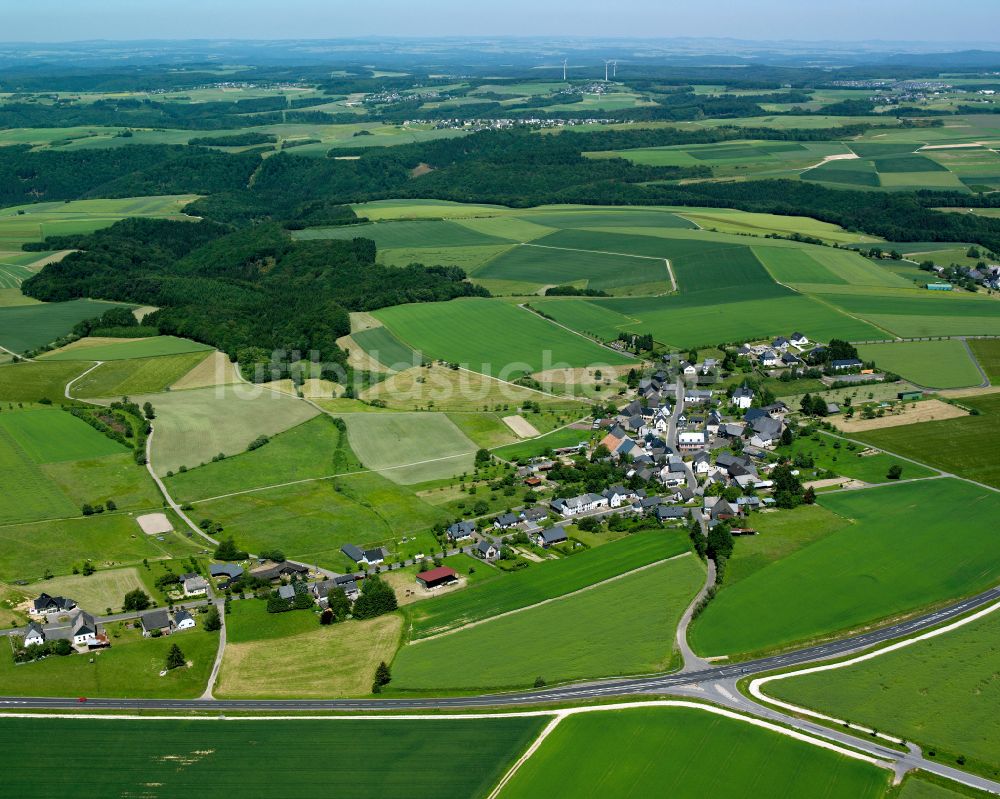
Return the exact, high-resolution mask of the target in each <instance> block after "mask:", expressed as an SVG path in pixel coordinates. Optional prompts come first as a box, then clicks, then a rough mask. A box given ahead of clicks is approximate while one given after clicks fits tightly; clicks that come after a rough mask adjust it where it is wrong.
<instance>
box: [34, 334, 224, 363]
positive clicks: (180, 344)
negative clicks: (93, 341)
mask: <svg viewBox="0 0 1000 799" xmlns="http://www.w3.org/2000/svg"><path fill="white" fill-rule="evenodd" d="M211 349H212V348H211V347H210V346H208V345H207V344H201V343H200V342H197V341H191V340H190V339H186V338H176V337H174V336H151V337H150V338H141V339H136V340H134V341H120V342H115V343H101V344H99V345H96V346H92V345H90V343H89V342H88V341H87V339H81V340H80V341H79V343H77V344H76V345H74V346H73V347H68V348H66V349H63V350H58V351H56V352H53V353H52V354H51V355H46V356H45V359H46V360H51V361H122V360H128V359H130V358H155V357H157V356H163V355H181V354H183V353H189V352H202V353H204V352H209V351H211Z"/></svg>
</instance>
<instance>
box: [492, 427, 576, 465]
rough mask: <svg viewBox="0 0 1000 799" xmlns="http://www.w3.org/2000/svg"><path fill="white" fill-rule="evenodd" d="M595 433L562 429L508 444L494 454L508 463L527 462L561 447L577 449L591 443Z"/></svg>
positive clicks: (570, 428) (571, 428) (567, 428)
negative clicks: (577, 446) (579, 445)
mask: <svg viewBox="0 0 1000 799" xmlns="http://www.w3.org/2000/svg"><path fill="white" fill-rule="evenodd" d="M592 436H593V433H592V432H591V431H590V430H578V429H576V428H573V427H562V428H559V429H558V430H553V431H552V432H551V433H546V434H545V435H543V436H539V437H538V438H531V439H528V440H526V441H519V442H517V443H516V444H508V445H507V446H504V447H497V448H496V449H495V450H494V451H493V454H494V455H496V456H497V457H498V458H503V459H504V460H508V461H519V460H527V459H528V458H533V457H536V456H538V455H543V454H544V453H545V452H547V451H549V450H553V449H559V448H560V447H575V446H576V445H578V444H581V443H584V444H585V443H587V442H588V441H590V439H591V437H592Z"/></svg>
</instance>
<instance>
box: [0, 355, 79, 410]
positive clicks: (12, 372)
mask: <svg viewBox="0 0 1000 799" xmlns="http://www.w3.org/2000/svg"><path fill="white" fill-rule="evenodd" d="M88 366H89V364H84V363H74V362H66V363H58V362H56V363H44V362H40V361H39V362H33V363H32V362H23V363H14V364H6V365H3V366H0V401H6V402H37V401H38V400H40V399H50V400H52V401H56V400H58V399H59V398H60V397H62V396H63V391H64V390H65V388H66V384H67V383H68V382H69V381H70V380H72V379H73V378H75V377H77V376H78V375H80V374H82V373H83V372H84V371H86V369H87V367H88Z"/></svg>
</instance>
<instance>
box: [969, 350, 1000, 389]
mask: <svg viewBox="0 0 1000 799" xmlns="http://www.w3.org/2000/svg"><path fill="white" fill-rule="evenodd" d="M969 347H970V348H971V349H972V354H973V355H974V356H975V357H976V360H977V361H979V365H980V366H981V367H983V371H984V372H986V376H987V377H988V378H989V380H990V382H991V383H993V384H994V385H996V384H1000V340H998V339H970V340H969Z"/></svg>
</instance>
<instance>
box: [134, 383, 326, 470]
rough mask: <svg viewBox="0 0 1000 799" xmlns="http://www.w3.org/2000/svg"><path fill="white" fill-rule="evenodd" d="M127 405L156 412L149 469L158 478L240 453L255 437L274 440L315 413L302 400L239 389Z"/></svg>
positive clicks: (197, 391) (143, 398)
mask: <svg viewBox="0 0 1000 799" xmlns="http://www.w3.org/2000/svg"><path fill="white" fill-rule="evenodd" d="M133 399H134V400H135V401H136V402H138V403H139V404H140V405H141V404H142V403H143V402H145V401H147V400H148V401H150V402H152V403H153V406H154V407H155V408H156V421H155V422H154V425H155V427H154V430H155V432H154V435H153V464H154V466H155V467H156V471H157V473H158V474H161V475H162V474H166V472H168V471H177V470H178V469H179V468H180V467H181V466H187V467H188V468H193V467H195V466H198V465H199V464H201V463H207V462H209V461H211V460H212V458H214V457H215V456H216V455H218V454H219V453H224V454H225V455H227V456H228V455H236V454H238V453H240V452H244V451H245V450H246V448H247V445H248V444H250V442H251V441H253V440H254V439H256V438H257V437H258V436H261V435H267V436H273V435H277V434H278V433H281V432H283V431H284V430H288V429H289V428H291V427H295V426H296V425H298V424H301V423H302V422H304V421H306V420H307V419H311V418H312V417H313V416H315V415H316V414H317V413H319V411H317V410H316V408H314V407H313V406H312V405H310V404H308V403H306V402H303V401H302V400H297V399H293V398H292V397H289V396H287V395H285V394H278V393H275V392H273V391H267V390H265V389H262V388H260V387H258V386H248V385H243V384H240V385H235V386H225V387H216V388H203V389H191V390H190V391H172V392H167V393H164V394H150V395H138V396H135V397H133Z"/></svg>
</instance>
